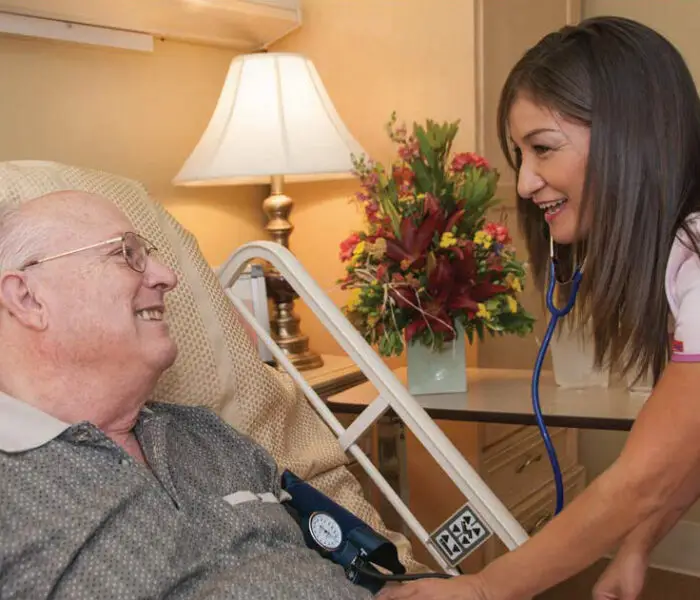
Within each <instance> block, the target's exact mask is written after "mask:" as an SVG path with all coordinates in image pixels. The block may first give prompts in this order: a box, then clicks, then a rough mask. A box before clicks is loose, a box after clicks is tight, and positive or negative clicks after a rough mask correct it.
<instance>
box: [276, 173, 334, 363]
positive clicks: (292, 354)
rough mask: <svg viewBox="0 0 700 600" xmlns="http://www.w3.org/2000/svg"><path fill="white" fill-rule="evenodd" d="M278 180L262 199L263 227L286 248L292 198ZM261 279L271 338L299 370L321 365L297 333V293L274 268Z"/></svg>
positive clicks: (299, 332) (320, 360)
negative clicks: (268, 306) (268, 305)
mask: <svg viewBox="0 0 700 600" xmlns="http://www.w3.org/2000/svg"><path fill="white" fill-rule="evenodd" d="M282 182H283V180H282V176H281V175H275V176H273V177H272V194H271V195H270V196H269V197H268V198H266V199H265V201H264V202H263V210H264V211H265V213H266V214H267V218H268V222H267V225H266V226H265V229H267V230H268V231H269V232H270V235H271V236H272V239H273V240H274V241H275V242H277V243H278V244H282V245H283V246H284V247H285V248H289V235H290V234H291V232H292V229H294V227H293V226H292V224H291V223H290V222H289V214H290V213H291V212H292V205H293V201H292V199H291V198H290V197H289V196H285V195H284V194H283V193H282ZM265 282H266V284H267V294H268V296H269V297H270V298H272V301H273V305H274V308H273V311H272V316H271V319H270V333H271V335H272V338H273V339H274V340H275V342H277V344H278V345H279V347H280V348H281V349H282V351H283V352H284V353H285V355H286V356H287V358H289V360H290V361H291V363H292V364H293V365H294V366H295V367H296V368H297V369H298V370H299V371H307V370H309V369H316V368H318V367H322V366H323V360H322V359H321V357H320V356H319V355H318V354H316V353H315V352H313V351H311V350H310V349H309V338H308V336H306V335H304V334H303V333H301V329H300V327H299V322H300V319H299V317H298V316H296V315H295V314H294V300H296V299H297V298H298V297H299V296H297V294H296V292H295V291H294V290H293V289H292V286H290V285H289V283H288V282H287V281H286V280H285V279H284V277H282V275H281V274H280V273H279V272H278V271H277V270H276V269H274V268H269V269H268V270H267V272H266V273H265Z"/></svg>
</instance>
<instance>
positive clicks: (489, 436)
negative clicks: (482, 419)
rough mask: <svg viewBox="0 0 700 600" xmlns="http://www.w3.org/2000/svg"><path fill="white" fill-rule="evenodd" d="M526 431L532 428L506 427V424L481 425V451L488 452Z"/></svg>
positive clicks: (520, 426) (521, 426) (523, 426)
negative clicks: (507, 439) (494, 446)
mask: <svg viewBox="0 0 700 600" xmlns="http://www.w3.org/2000/svg"><path fill="white" fill-rule="evenodd" d="M525 429H528V430H532V427H526V426H525V425H506V424H505V423H484V424H483V425H481V449H482V450H484V451H488V450H490V449H491V447H492V446H493V445H495V444H497V443H498V442H500V441H502V440H505V439H506V438H509V437H510V436H512V435H515V434H516V433H519V432H521V431H524V430H525Z"/></svg>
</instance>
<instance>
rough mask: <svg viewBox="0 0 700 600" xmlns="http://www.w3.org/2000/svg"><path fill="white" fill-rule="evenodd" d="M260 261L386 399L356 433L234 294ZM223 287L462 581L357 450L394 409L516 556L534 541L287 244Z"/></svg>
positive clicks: (260, 246) (235, 262)
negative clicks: (367, 433)
mask: <svg viewBox="0 0 700 600" xmlns="http://www.w3.org/2000/svg"><path fill="white" fill-rule="evenodd" d="M254 259H263V260H265V261H267V262H269V263H270V264H272V265H273V266H274V267H275V268H276V269H277V270H278V271H279V272H280V273H281V275H282V276H283V277H284V278H285V279H286V281H287V282H288V283H289V284H290V285H291V287H292V288H293V289H294V291H295V292H296V293H297V294H298V295H299V297H300V298H301V299H302V300H303V301H304V302H306V304H307V306H308V307H309V308H310V309H311V310H312V311H313V313H314V314H315V315H316V316H317V317H318V319H319V320H320V321H321V323H322V324H323V325H324V326H325V327H326V328H327V329H328V331H330V333H331V334H332V335H333V337H334V338H335V340H336V341H337V342H338V344H340V346H341V347H342V348H343V349H344V350H345V351H346V352H347V353H348V355H349V356H350V357H351V358H352V359H353V360H354V361H355V363H356V364H357V365H358V366H359V368H360V369H361V370H362V372H363V373H364V375H365V376H366V377H367V379H368V380H369V381H371V382H372V383H373V384H374V386H375V387H376V389H377V390H378V391H379V396H378V397H377V399H376V400H374V401H373V402H372V403H371V404H370V405H368V406H367V408H366V409H364V410H363V411H362V413H361V414H360V415H358V416H357V418H356V419H355V420H354V421H353V422H352V424H351V425H350V426H349V427H347V428H345V427H344V426H343V425H342V424H341V423H340V422H339V421H338V419H337V418H336V417H335V415H334V414H333V413H332V412H331V411H330V409H329V408H328V407H327V406H326V404H325V402H324V401H323V400H321V398H320V397H319V396H318V394H316V392H314V390H313V389H312V388H311V386H310V385H309V384H308V383H307V382H306V380H305V379H304V377H303V376H302V375H301V373H299V371H298V370H297V369H296V368H295V367H294V365H292V363H291V361H290V360H289V359H288V358H287V356H286V355H285V354H284V352H283V351H282V350H281V348H280V347H279V346H278V345H277V344H276V343H275V341H274V340H273V339H272V337H271V336H270V335H269V334H268V333H267V331H266V329H265V328H264V327H263V326H262V325H261V324H260V323H258V321H257V320H256V319H255V317H254V316H253V314H252V313H251V312H250V311H249V310H248V308H247V307H246V305H245V304H244V303H243V302H242V301H241V300H240V299H239V298H237V297H236V296H235V295H234V294H233V293H232V292H231V290H230V287H231V286H232V285H233V283H234V282H235V281H236V279H237V278H238V277H239V276H240V274H241V273H242V272H243V271H244V270H245V267H246V265H247V264H248V263H249V262H250V261H251V260H254ZM219 280H220V282H221V284H222V285H223V287H224V289H225V290H226V293H227V294H228V296H229V298H230V299H231V300H232V302H233V303H234V305H235V307H236V309H237V310H238V311H239V312H240V314H241V315H242V316H243V317H244V318H245V319H246V320H247V321H248V323H249V324H250V326H251V327H252V328H253V329H254V330H255V332H256V333H257V335H258V336H260V338H261V339H262V340H263V342H264V343H265V344H266V345H267V347H268V348H269V349H270V351H271V352H272V354H273V356H274V357H275V359H276V360H277V361H278V364H280V365H281V366H282V367H284V369H285V370H286V371H287V372H288V373H289V374H290V376H291V377H292V378H293V379H294V381H295V382H296V384H297V385H298V386H299V387H300V388H301V389H302V391H303V392H304V394H305V395H306V397H307V398H308V400H309V402H311V404H312V405H313V407H314V408H315V410H316V411H317V412H318V414H319V415H320V416H321V418H322V419H323V420H324V421H325V422H326V424H327V425H328V426H329V427H330V428H331V430H332V431H333V432H334V433H335V435H336V436H337V437H338V439H339V442H340V444H341V445H342V447H343V448H344V449H345V450H346V451H347V452H349V453H350V454H352V456H353V457H354V458H355V459H356V460H357V462H358V463H359V464H360V465H361V466H362V467H363V468H364V469H365V471H366V472H367V474H368V476H369V477H370V478H371V479H372V481H373V482H374V483H375V484H376V485H377V487H378V488H379V490H380V491H381V492H382V493H383V494H384V495H385V497H386V498H387V500H388V501H389V502H390V503H391V505H392V506H393V507H394V509H395V510H396V511H397V513H398V514H399V515H400V516H401V518H402V519H403V520H404V522H405V523H406V525H407V526H408V527H409V528H410V529H411V531H413V533H414V534H415V535H416V537H417V538H418V539H419V540H420V541H421V542H422V543H423V544H424V545H425V547H426V548H427V549H428V551H429V552H430V553H431V554H432V556H433V557H434V558H435V559H436V560H437V561H438V564H440V565H442V567H443V568H444V569H445V571H447V572H450V573H453V574H455V570H454V569H452V568H451V567H450V565H449V564H448V563H447V562H446V561H445V559H444V558H443V557H442V555H441V554H440V553H439V552H438V551H437V550H436V549H435V547H434V546H433V543H432V541H431V540H430V534H429V533H428V532H427V531H426V530H425V529H424V528H423V526H422V525H421V524H420V522H419V521H418V520H417V519H416V518H415V516H414V515H413V513H411V511H410V509H409V508H408V507H407V506H406V504H405V503H404V502H403V500H402V499H401V498H400V496H399V495H398V494H397V493H396V492H395V491H394V489H393V488H392V487H391V486H390V485H389V483H388V482H387V481H386V479H385V478H384V477H383V476H382V474H381V473H380V472H379V470H378V469H377V468H376V466H375V465H374V464H373V463H372V461H371V460H370V459H369V457H367V455H365V454H364V452H363V451H362V450H361V449H360V447H359V446H358V445H357V444H356V442H357V440H358V439H359V438H360V436H361V435H362V434H363V433H364V432H365V431H367V430H368V429H369V428H370V427H371V426H372V424H373V423H374V422H375V421H376V420H377V419H379V418H380V417H381V416H382V415H383V414H384V413H385V412H386V411H387V410H388V409H389V408H391V409H392V410H393V411H394V413H395V414H396V416H397V417H398V418H399V419H401V421H402V422H403V423H404V424H405V426H406V427H408V428H409V429H410V430H411V432H413V434H414V435H415V437H416V439H418V441H419V442H421V443H422V444H423V446H425V448H426V450H427V451H428V452H429V453H430V455H431V456H432V457H433V458H434V459H435V461H436V462H437V463H438V465H439V466H440V467H441V468H442V469H443V470H444V471H445V473H447V475H448V476H449V477H450V479H451V480H452V481H453V482H454V484H455V485H456V486H457V488H458V489H459V490H460V491H461V492H462V494H464V496H465V498H466V499H467V500H468V501H469V503H470V505H471V507H472V508H473V509H474V510H475V511H476V512H477V513H478V514H479V516H481V518H482V519H483V520H484V521H485V522H486V524H487V525H488V526H489V528H490V529H491V530H492V531H493V533H494V534H495V535H496V536H498V538H500V539H501V541H502V542H503V543H504V545H505V546H506V547H507V548H508V549H509V550H512V549H514V548H515V547H516V546H518V545H520V544H522V543H523V542H524V541H526V540H527V538H528V536H527V533H526V532H525V530H524V529H523V528H522V526H521V525H520V524H519V523H518V522H517V521H516V520H515V518H514V517H513V516H512V515H511V513H510V512H509V511H508V509H507V508H506V507H505V506H504V505H503V503H502V502H501V501H500V500H499V499H498V497H497V496H496V495H495V494H494V493H493V492H492V491H491V489H490V488H489V487H488V486H487V485H486V484H485V483H484V481H483V480H482V479H481V477H480V476H479V474H478V473H477V472H476V471H475V470H474V469H473V467H472V466H471V465H470V464H469V463H468V462H467V460H466V459H465V458H464V456H462V454H461V453H460V452H459V451H458V450H457V449H456V448H455V447H454V445H453V444H452V442H450V440H449V439H448V438H447V436H445V434H444V433H443V431H442V430H441V429H440V428H439V427H438V426H437V425H436V424H435V422H434V421H433V420H432V419H431V418H430V417H429V416H428V414H427V413H426V412H425V410H424V409H423V408H422V407H421V406H420V405H419V404H418V402H417V401H416V400H415V398H413V396H411V394H410V393H409V392H408V391H407V390H406V388H405V387H404V386H403V385H402V384H401V382H400V381H399V380H398V379H397V377H396V376H395V375H394V373H393V372H392V371H391V369H389V368H388V367H387V366H386V365H385V364H384V362H383V361H382V360H381V359H380V358H379V356H378V355H377V354H376V353H375V352H374V350H373V349H372V347H371V346H370V345H369V344H368V343H367V342H366V341H365V339H364V338H363V337H362V335H361V334H360V333H359V332H358V331H357V330H356V329H355V327H353V326H352V324H351V323H350V322H349V321H348V320H347V318H346V317H345V315H344V314H343V313H342V312H341V310H340V309H339V308H338V307H337V306H336V305H335V304H334V303H333V302H332V301H331V299H330V298H329V297H328V296H327V295H326V293H325V292H324V291H323V290H322V289H321V288H320V286H319V285H318V284H317V283H316V282H315V281H314V280H313V279H312V278H311V276H310V275H309V274H308V272H307V271H306V270H305V269H304V267H303V266H302V265H301V263H300V262H299V261H298V260H297V259H296V257H295V256H294V255H293V254H292V253H291V252H290V251H289V250H287V249H286V248H285V247H283V246H281V245H280V244H277V243H275V242H268V241H259V242H251V243H248V244H245V245H243V246H241V247H240V248H239V249H238V250H236V251H235V252H234V253H233V254H232V255H231V256H230V257H229V258H228V260H227V261H226V262H225V263H224V264H223V265H222V266H221V267H220V269H219Z"/></svg>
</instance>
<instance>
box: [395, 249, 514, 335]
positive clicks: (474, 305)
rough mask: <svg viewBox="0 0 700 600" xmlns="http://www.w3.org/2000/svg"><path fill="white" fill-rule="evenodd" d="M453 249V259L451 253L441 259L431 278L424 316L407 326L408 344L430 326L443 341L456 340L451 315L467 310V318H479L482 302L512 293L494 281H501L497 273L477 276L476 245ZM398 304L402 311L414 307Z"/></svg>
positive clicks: (420, 315) (416, 318) (424, 306)
mask: <svg viewBox="0 0 700 600" xmlns="http://www.w3.org/2000/svg"><path fill="white" fill-rule="evenodd" d="M453 250H455V251H454V252H453V255H454V258H453V259H452V260H450V258H449V257H448V255H447V254H442V255H440V256H439V257H438V259H437V262H436V264H435V267H434V268H433V270H432V271H431V273H430V275H429V277H428V285H427V291H428V294H429V297H428V298H427V299H425V300H423V301H422V302H421V307H422V309H423V311H424V313H423V314H421V313H420V312H419V311H415V313H414V315H415V318H414V319H413V320H412V321H411V323H409V325H408V326H407V327H406V341H407V342H410V341H411V338H413V336H415V335H417V334H419V333H420V332H421V331H423V330H424V329H426V328H427V327H428V326H430V328H431V329H432V330H433V331H434V332H436V333H437V332H440V333H443V334H445V335H444V338H443V339H444V340H445V341H450V340H452V339H453V338H454V335H455V332H454V330H453V329H452V318H451V317H450V313H451V312H454V311H456V310H463V311H465V312H466V314H467V318H469V319H471V318H473V317H474V316H475V315H476V312H477V310H478V304H479V303H480V302H485V301H486V300H488V299H489V298H492V297H493V296H495V295H496V294H502V293H504V292H506V291H508V288H507V287H506V286H504V285H500V284H497V283H494V282H493V280H494V279H496V278H498V273H497V272H492V273H490V274H485V275H479V274H478V273H477V264H476V260H475V258H474V254H473V245H469V246H465V247H464V248H459V249H454V248H453ZM404 294H405V292H404ZM401 300H405V298H401ZM411 301H412V302H413V304H414V305H417V301H416V300H415V299H413V298H411ZM397 304H398V305H399V306H401V307H402V308H405V307H407V306H410V305H409V304H408V302H405V301H404V302H403V303H400V302H398V301H397Z"/></svg>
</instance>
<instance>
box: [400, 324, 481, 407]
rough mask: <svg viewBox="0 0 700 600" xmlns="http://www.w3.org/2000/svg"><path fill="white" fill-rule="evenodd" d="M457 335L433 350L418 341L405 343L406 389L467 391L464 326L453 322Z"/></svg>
mask: <svg viewBox="0 0 700 600" xmlns="http://www.w3.org/2000/svg"><path fill="white" fill-rule="evenodd" d="M456 329H457V337H456V338H455V339H454V340H453V341H451V342H447V343H445V344H444V345H443V348H442V350H433V349H431V348H430V347H429V346H425V345H423V344H420V343H414V344H407V347H406V357H407V361H408V391H409V392H410V393H411V394H412V395H413V396H420V395H425V394H450V393H459V392H462V393H464V392H466V391H467V353H466V348H465V343H464V330H463V329H462V327H461V325H459V324H458V325H457V326H456Z"/></svg>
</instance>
